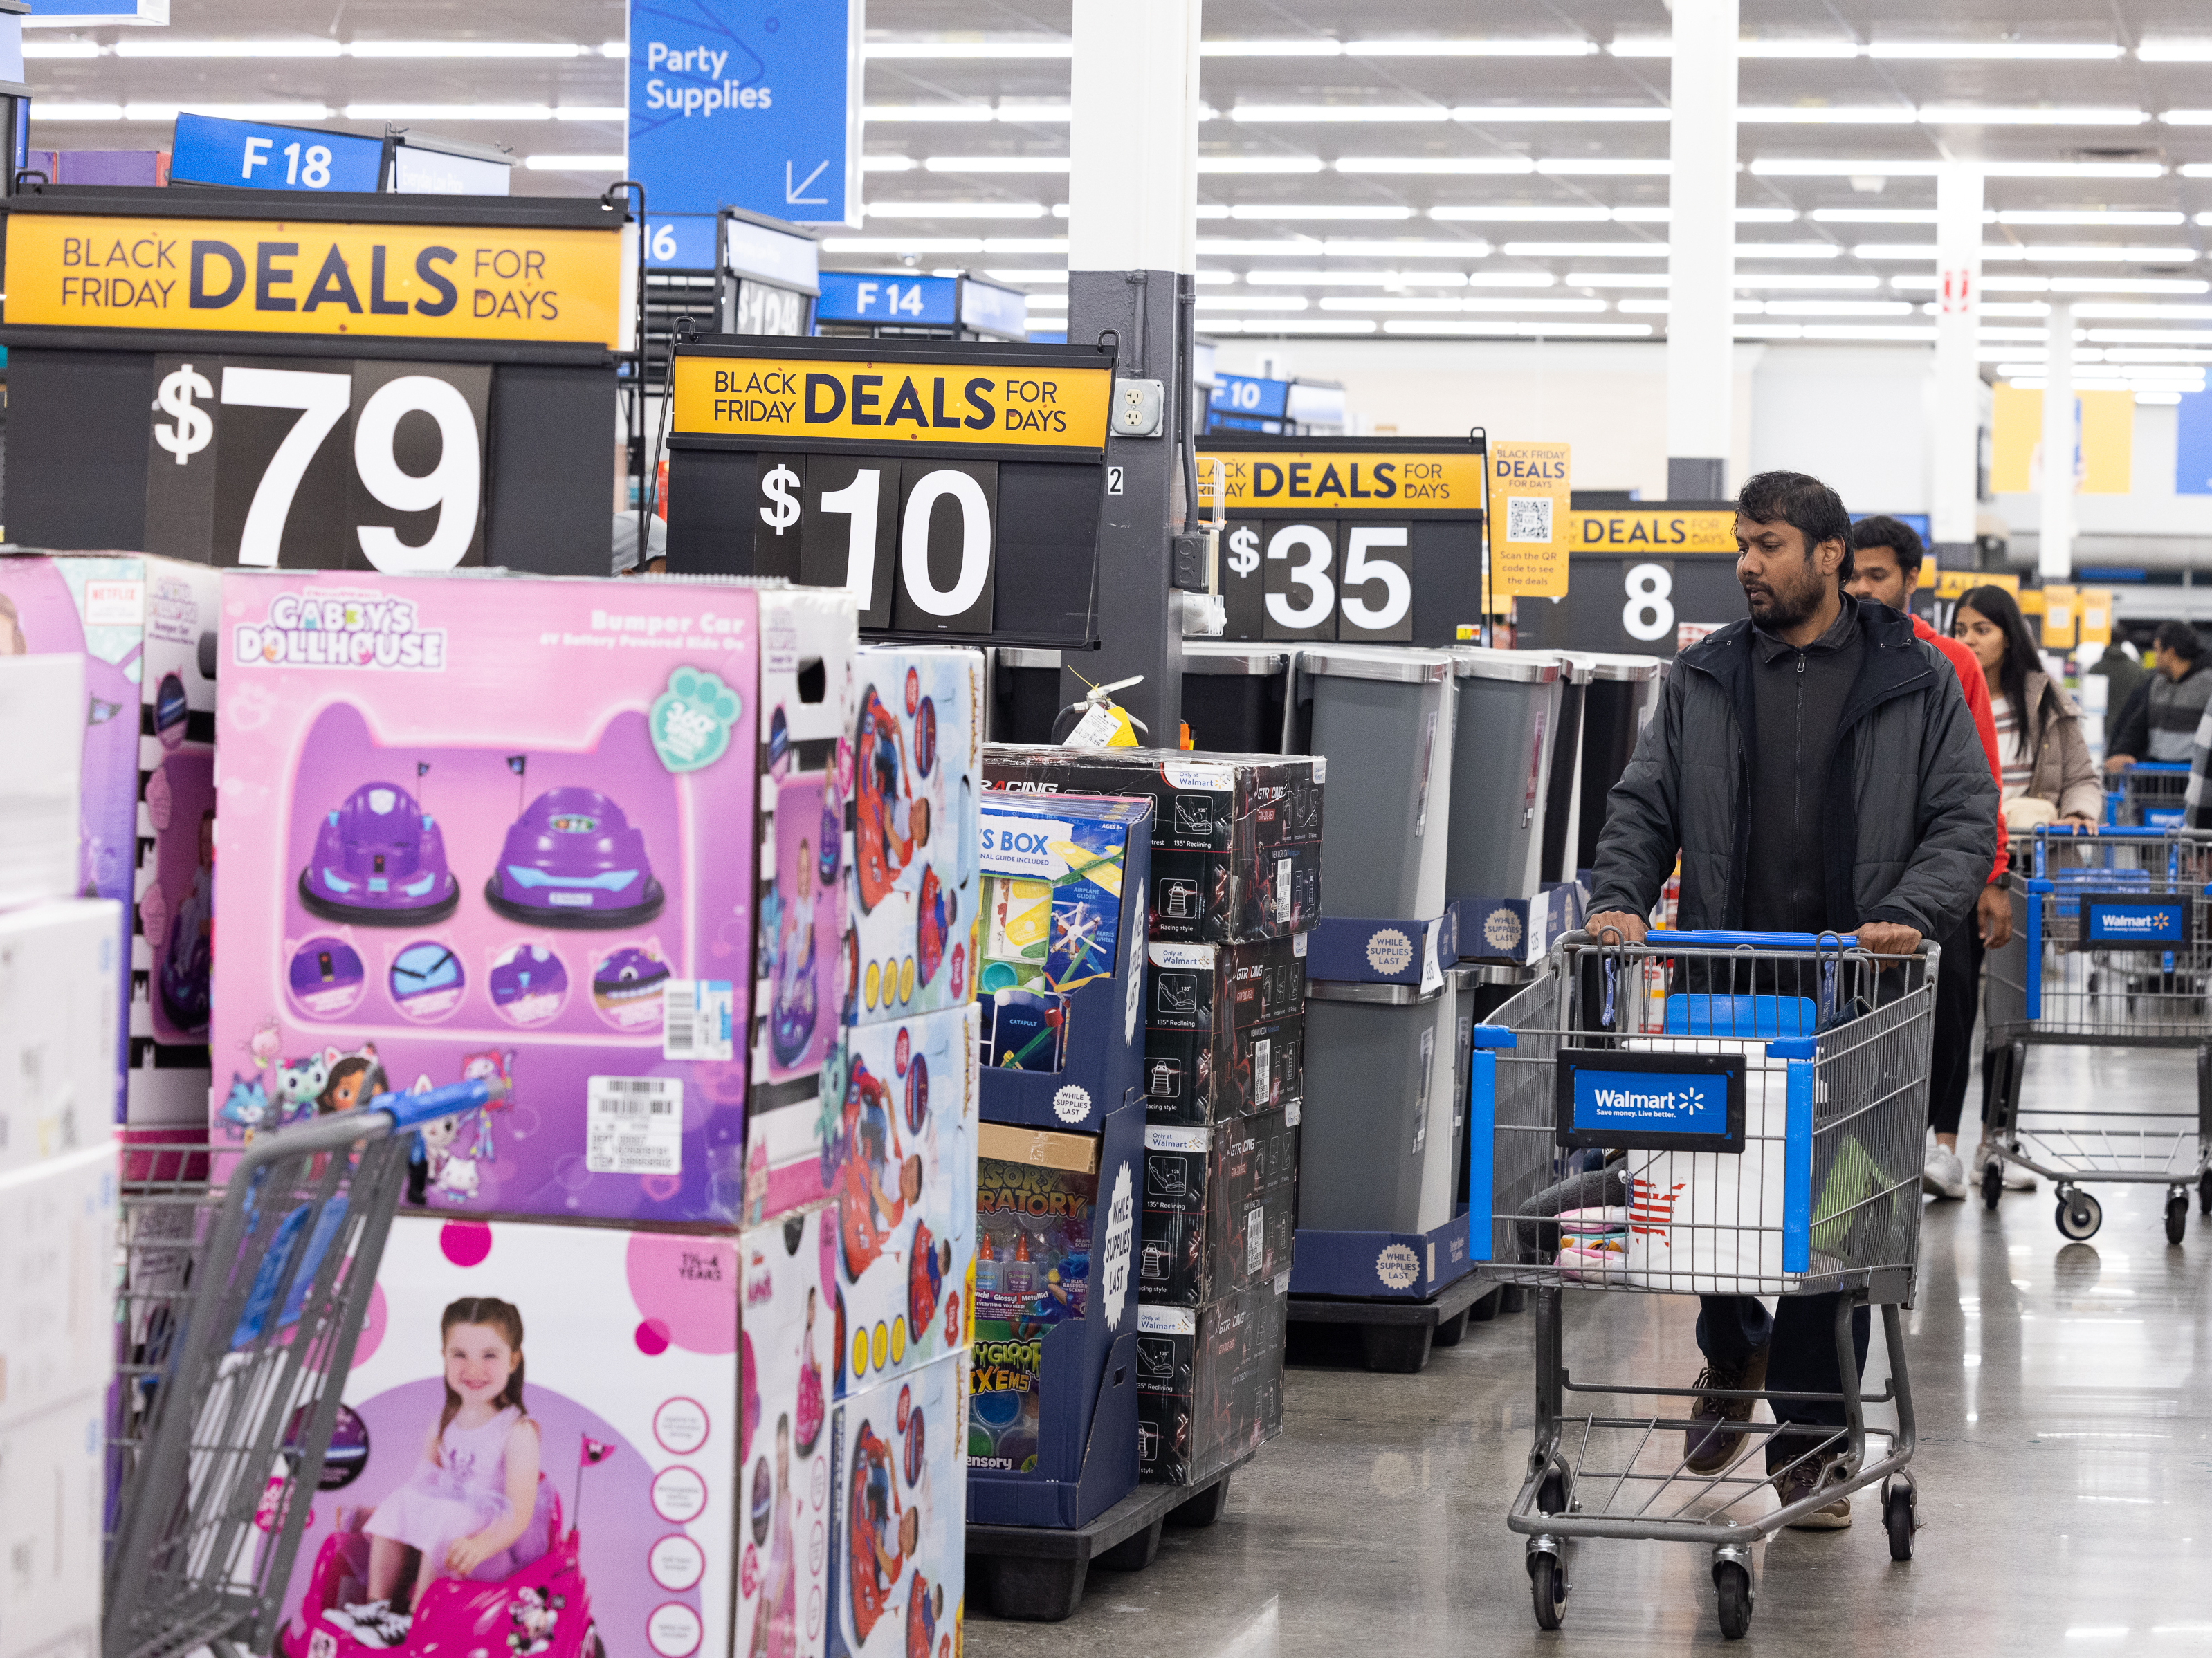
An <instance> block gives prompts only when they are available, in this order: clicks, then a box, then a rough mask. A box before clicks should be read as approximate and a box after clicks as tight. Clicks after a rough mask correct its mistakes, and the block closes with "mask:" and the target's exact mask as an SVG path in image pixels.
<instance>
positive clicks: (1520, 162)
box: [1334, 155, 1536, 173]
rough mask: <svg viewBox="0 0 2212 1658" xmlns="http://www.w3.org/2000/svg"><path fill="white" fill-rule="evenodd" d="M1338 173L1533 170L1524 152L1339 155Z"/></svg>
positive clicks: (1532, 164) (1534, 165)
mask: <svg viewBox="0 0 2212 1658" xmlns="http://www.w3.org/2000/svg"><path fill="white" fill-rule="evenodd" d="M1334 167H1335V168H1336V170H1337V171H1338V172H1339V173H1534V171H1535V170H1536V164H1535V162H1534V161H1530V160H1529V159H1528V157H1527V156H1526V155H1340V156H1339V157H1337V159H1336V161H1335V162H1334Z"/></svg>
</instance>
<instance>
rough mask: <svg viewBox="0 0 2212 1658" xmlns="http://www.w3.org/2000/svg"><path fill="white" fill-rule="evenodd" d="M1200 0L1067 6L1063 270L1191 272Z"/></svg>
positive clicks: (1105, 0)
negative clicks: (1070, 14) (1070, 36)
mask: <svg viewBox="0 0 2212 1658" xmlns="http://www.w3.org/2000/svg"><path fill="white" fill-rule="evenodd" d="M1198 15H1199V0H1075V30H1074V34H1075V56H1074V60H1073V65H1072V67H1071V70H1070V74H1069V93H1070V100H1069V101H1070V102H1071V104H1072V105H1073V121H1072V122H1071V124H1070V127H1069V131H1068V140H1067V155H1068V173H1067V268H1068V269H1069V270H1177V271H1185V272H1188V271H1192V270H1196V269H1197V268H1198Z"/></svg>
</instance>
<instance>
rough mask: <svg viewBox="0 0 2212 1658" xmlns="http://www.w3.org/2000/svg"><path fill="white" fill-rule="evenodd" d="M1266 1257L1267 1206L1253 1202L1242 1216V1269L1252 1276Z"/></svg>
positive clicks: (1257, 1271) (1256, 1273)
mask: <svg viewBox="0 0 2212 1658" xmlns="http://www.w3.org/2000/svg"><path fill="white" fill-rule="evenodd" d="M1266 1260H1267V1206H1266V1205H1265V1204H1258V1203H1255V1204H1254V1205H1253V1206H1252V1207H1251V1210H1250V1211H1249V1212H1248V1213H1247V1214H1246V1215H1245V1217H1244V1271H1245V1272H1246V1273H1247V1274H1249V1276H1251V1277H1253V1278H1257V1277H1259V1275H1260V1268H1261V1265H1262V1264H1263V1263H1264V1262H1265V1261H1266Z"/></svg>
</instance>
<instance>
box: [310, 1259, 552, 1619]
mask: <svg viewBox="0 0 2212 1658" xmlns="http://www.w3.org/2000/svg"><path fill="white" fill-rule="evenodd" d="M439 1332H440V1336H441V1340H442V1342H443V1344H444V1347H445V1370H446V1404H445V1408H444V1409H443V1410H442V1411H441V1412H439V1415H438V1420H437V1421H436V1423H435V1424H433V1425H432V1427H431V1429H430V1430H429V1432H428V1435H427V1436H425V1437H424V1439H423V1442H422V1461H420V1462H418V1463H416V1467H415V1473H414V1475H413V1477H412V1478H410V1479H409V1480H408V1482H407V1483H406V1484H405V1485H402V1486H401V1487H400V1488H399V1489H398V1491H394V1492H392V1495H391V1496H389V1497H386V1498H385V1499H384V1501H383V1502H381V1503H378V1504H377V1507H376V1512H375V1513H374V1515H370V1516H369V1521H368V1525H367V1527H364V1529H365V1530H366V1531H367V1532H368V1536H369V1554H368V1600H367V1601H365V1602H363V1603H362V1604H360V1605H356V1606H347V1607H345V1608H343V1610H342V1611H338V1612H330V1613H327V1614H325V1616H326V1617H327V1618H328V1619H330V1620H331V1621H332V1622H335V1623H337V1624H340V1625H343V1626H344V1627H345V1628H346V1629H347V1631H348V1632H349V1634H351V1635H352V1637H353V1638H354V1639H355V1640H356V1641H358V1642H360V1643H362V1645H363V1646H368V1647H392V1646H398V1645H400V1644H402V1643H404V1642H405V1640H406V1638H407V1630H408V1624H409V1614H408V1613H407V1612H404V1611H402V1610H400V1609H399V1607H398V1606H397V1605H396V1604H395V1602H396V1601H397V1600H398V1592H399V1587H400V1581H401V1578H402V1576H404V1573H405V1571H406V1568H407V1564H408V1558H409V1555H410V1552H411V1553H413V1554H414V1555H415V1556H416V1557H417V1558H418V1559H419V1562H420V1564H419V1565H418V1566H417V1568H416V1573H415V1588H416V1590H417V1591H418V1592H419V1591H420V1590H421V1589H422V1588H428V1585H429V1582H430V1581H431V1580H432V1579H433V1578H436V1577H459V1578H467V1579H471V1580H473V1581H475V1582H498V1581H499V1580H501V1578H504V1577H509V1576H513V1574H514V1573H515V1572H517V1571H519V1570H521V1569H522V1568H523V1567H524V1566H526V1565H528V1564H530V1563H531V1562H532V1560H534V1559H536V1558H538V1556H539V1555H542V1554H543V1553H544V1552H545V1548H546V1543H547V1538H546V1531H547V1529H548V1528H547V1527H546V1525H545V1524H544V1521H543V1520H542V1519H541V1518H540V1517H539V1515H538V1513H537V1508H538V1424H536V1423H535V1422H533V1421H532V1420H531V1419H530V1418H529V1417H527V1416H526V1415H524V1414H523V1406H522V1315H521V1313H520V1312H519V1311H518V1310H516V1309H515V1308H514V1307H513V1306H512V1305H510V1304H509V1303H507V1302H504V1301H501V1300H498V1299H497V1298H495V1297H491V1296H470V1297H464V1298H463V1299H461V1300H459V1301H456V1302H454V1303H452V1304H451V1305H449V1306H448V1307H447V1309H446V1311H445V1316H444V1317H443V1318H442V1319H441V1320H440V1321H439ZM533 1522H536V1523H533Z"/></svg>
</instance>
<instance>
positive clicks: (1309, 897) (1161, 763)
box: [983, 743, 1328, 944]
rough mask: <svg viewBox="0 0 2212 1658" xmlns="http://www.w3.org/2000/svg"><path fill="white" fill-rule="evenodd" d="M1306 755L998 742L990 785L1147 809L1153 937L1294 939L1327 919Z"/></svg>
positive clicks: (1318, 790) (991, 752) (1314, 780)
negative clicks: (1119, 799) (1116, 797)
mask: <svg viewBox="0 0 2212 1658" xmlns="http://www.w3.org/2000/svg"><path fill="white" fill-rule="evenodd" d="M1327 771H1328V762H1326V761H1324V760H1321V759H1317V758H1312V757H1309V756H1304V755H1279V754H1276V755H1237V754H1189V753H1185V752H1182V751H1181V750H1168V749H1071V748H1064V747H1046V746H1042V745H1029V744H1000V743H994V744H990V746H989V747H988V748H987V749H986V750H985V751H984V755H983V775H984V778H985V780H986V782H987V786H989V787H990V788H992V789H994V790H1004V791H1006V792H1007V793H1021V794H1142V795H1149V796H1150V797H1151V798H1152V803H1153V806H1154V809H1155V810H1154V816H1153V822H1152V879H1151V889H1150V891H1149V892H1148V894H1147V899H1148V902H1149V903H1150V906H1151V935H1152V937H1153V938H1170V939H1178V940H1184V941H1188V942H1191V943H1208V944H1242V943H1249V942H1250V941H1252V940H1254V939H1258V938H1288V937H1289V936H1290V935H1291V934H1292V933H1294V932H1305V931H1307V930H1308V929H1310V927H1311V926H1313V924H1314V920H1315V918H1316V916H1318V915H1319V914H1320V913H1321V829H1322V782H1323V780H1324V779H1325V777H1326V775H1327Z"/></svg>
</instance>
